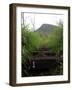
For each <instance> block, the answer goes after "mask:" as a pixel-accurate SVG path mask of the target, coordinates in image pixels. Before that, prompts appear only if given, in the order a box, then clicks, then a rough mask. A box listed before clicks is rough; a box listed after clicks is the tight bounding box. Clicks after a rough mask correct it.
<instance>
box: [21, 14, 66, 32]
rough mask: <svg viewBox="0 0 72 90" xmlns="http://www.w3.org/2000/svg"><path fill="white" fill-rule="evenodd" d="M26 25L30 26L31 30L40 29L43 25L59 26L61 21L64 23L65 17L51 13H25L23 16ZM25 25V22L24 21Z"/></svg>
mask: <svg viewBox="0 0 72 90" xmlns="http://www.w3.org/2000/svg"><path fill="white" fill-rule="evenodd" d="M23 19H24V23H25V24H27V25H29V26H30V28H33V26H34V29H35V30H36V29H38V28H39V27H40V26H41V25H42V24H52V25H57V23H58V22H59V21H60V20H61V21H62V22H63V19H64V15H62V14H51V13H46V14H44V13H41V14H39V13H24V14H23ZM22 23H23V20H22Z"/></svg>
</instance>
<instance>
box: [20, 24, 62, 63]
mask: <svg viewBox="0 0 72 90" xmlns="http://www.w3.org/2000/svg"><path fill="white" fill-rule="evenodd" d="M21 34H22V35H21V36H22V44H21V45H22V48H21V50H22V63H25V62H26V60H27V59H28V58H29V56H31V52H32V51H33V50H38V49H39V48H50V49H51V50H52V52H56V53H57V54H58V53H59V52H60V51H61V50H63V28H62V26H59V27H58V28H54V30H53V31H52V32H50V33H49V34H48V35H45V34H41V33H39V32H32V31H31V30H30V29H29V27H28V26H27V25H26V26H24V27H23V28H22V33H21Z"/></svg>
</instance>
